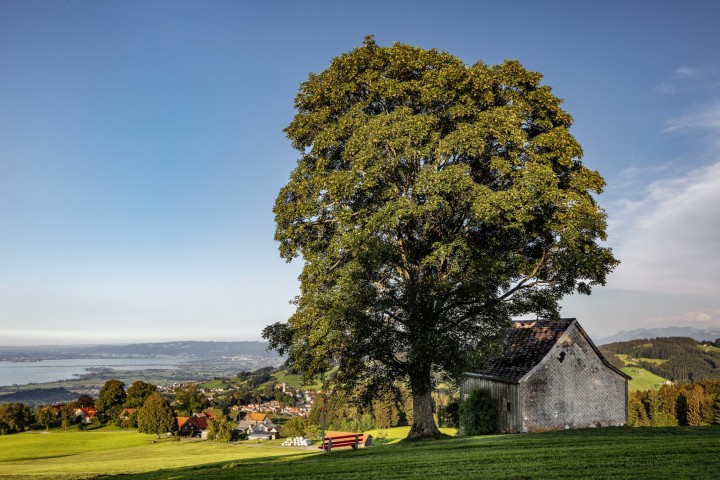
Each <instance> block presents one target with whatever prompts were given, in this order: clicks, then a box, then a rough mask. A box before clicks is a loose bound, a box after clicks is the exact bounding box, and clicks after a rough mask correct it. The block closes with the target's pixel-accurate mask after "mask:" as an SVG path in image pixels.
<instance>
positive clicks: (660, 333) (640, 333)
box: [593, 327, 720, 345]
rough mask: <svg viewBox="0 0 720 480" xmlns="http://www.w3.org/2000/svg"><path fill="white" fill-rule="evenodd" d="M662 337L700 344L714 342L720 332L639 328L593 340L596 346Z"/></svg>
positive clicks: (719, 335)
mask: <svg viewBox="0 0 720 480" xmlns="http://www.w3.org/2000/svg"><path fill="white" fill-rule="evenodd" d="M661 337H690V338H692V339H694V340H696V341H698V342H702V341H704V340H710V341H714V340H715V339H717V338H720V330H705V329H700V328H693V327H664V328H638V329H635V330H622V331H620V332H619V333H617V334H615V335H613V336H612V337H604V338H597V339H593V340H594V341H595V344H596V345H606V344H608V343H615V342H628V341H630V340H640V339H643V338H661Z"/></svg>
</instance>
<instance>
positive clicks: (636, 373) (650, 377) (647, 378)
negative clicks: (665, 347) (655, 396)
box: [615, 353, 667, 392]
mask: <svg viewBox="0 0 720 480" xmlns="http://www.w3.org/2000/svg"><path fill="white" fill-rule="evenodd" d="M615 356H616V357H618V358H619V359H620V360H622V361H623V363H625V367H624V368H621V370H622V371H623V373H625V374H627V375H629V376H630V378H631V380H630V381H629V382H628V390H630V391H631V392H634V391H638V390H640V391H644V390H651V389H658V388H660V386H661V385H662V384H663V383H665V381H666V379H665V378H663V377H660V376H658V375H655V374H654V373H652V372H651V371H649V370H646V369H644V368H641V367H640V366H639V365H638V364H637V363H636V362H637V361H640V360H642V361H646V362H651V363H656V364H661V363H663V362H665V361H667V360H660V359H656V358H630V357H629V355H625V354H622V353H619V354H616V355H615Z"/></svg>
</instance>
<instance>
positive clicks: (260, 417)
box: [245, 412, 267, 422]
mask: <svg viewBox="0 0 720 480" xmlns="http://www.w3.org/2000/svg"><path fill="white" fill-rule="evenodd" d="M266 418H267V414H265V413H260V412H248V414H247V415H246V416H245V420H253V421H255V422H264V421H265V419H266Z"/></svg>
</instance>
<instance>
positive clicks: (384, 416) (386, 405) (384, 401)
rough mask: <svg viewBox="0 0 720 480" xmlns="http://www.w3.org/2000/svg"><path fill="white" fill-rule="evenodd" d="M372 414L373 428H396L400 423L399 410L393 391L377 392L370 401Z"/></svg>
mask: <svg viewBox="0 0 720 480" xmlns="http://www.w3.org/2000/svg"><path fill="white" fill-rule="evenodd" d="M372 414H373V417H374V419H375V428H390V427H395V426H397V424H398V422H399V421H400V410H399V409H398V405H397V395H396V392H395V390H394V389H393V390H384V391H382V392H379V394H378V395H377V397H376V398H375V399H373V401H372Z"/></svg>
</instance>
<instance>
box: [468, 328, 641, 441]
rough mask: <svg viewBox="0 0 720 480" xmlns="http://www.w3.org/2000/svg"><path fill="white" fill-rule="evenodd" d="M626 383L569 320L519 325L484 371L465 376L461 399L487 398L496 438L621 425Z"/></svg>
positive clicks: (626, 398) (583, 332)
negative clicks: (473, 394) (474, 394)
mask: <svg viewBox="0 0 720 480" xmlns="http://www.w3.org/2000/svg"><path fill="white" fill-rule="evenodd" d="M629 378H630V377H628V376H627V375H625V374H624V373H623V372H621V371H620V370H618V369H617V368H615V367H613V366H612V365H610V363H608V361H607V360H606V359H605V358H604V357H603V355H602V354H601V353H600V351H599V350H598V349H597V347H596V346H595V344H593V342H592V340H590V337H589V336H588V335H587V333H585V331H584V330H583V329H582V327H581V326H580V324H579V323H578V322H577V320H575V319H574V318H566V319H562V320H559V321H552V320H537V321H523V322H514V325H513V326H512V327H511V328H510V329H509V330H508V338H507V342H506V344H505V348H504V350H503V351H502V353H501V354H500V355H499V356H498V357H497V358H495V359H494V360H493V361H492V362H491V363H490V365H489V367H488V368H487V369H486V370H483V371H479V372H467V373H466V374H465V376H464V379H463V382H462V385H461V395H462V398H465V397H466V396H467V394H468V393H469V392H470V391H472V390H476V389H479V390H482V391H485V392H487V393H488V394H489V395H490V397H491V398H492V399H493V400H494V401H495V403H496V405H497V407H498V411H497V413H498V415H497V428H498V430H499V431H500V432H506V433H514V432H531V431H539V430H550V429H563V428H585V427H600V426H610V425H624V424H625V423H627V413H628V411H627V404H628V403H627V402H628V380H629Z"/></svg>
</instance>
